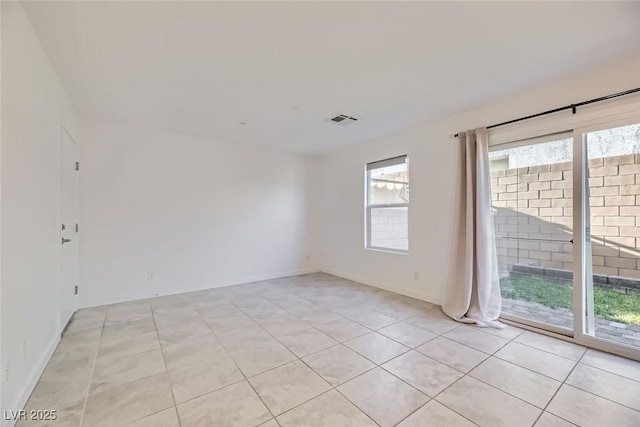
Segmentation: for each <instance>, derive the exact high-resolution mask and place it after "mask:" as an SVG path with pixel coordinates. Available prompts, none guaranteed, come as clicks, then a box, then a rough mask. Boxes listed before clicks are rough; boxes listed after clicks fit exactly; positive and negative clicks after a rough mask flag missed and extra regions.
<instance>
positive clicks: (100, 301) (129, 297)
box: [80, 267, 320, 308]
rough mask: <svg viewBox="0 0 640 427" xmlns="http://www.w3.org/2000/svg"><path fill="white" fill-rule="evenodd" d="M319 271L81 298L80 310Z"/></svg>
mask: <svg viewBox="0 0 640 427" xmlns="http://www.w3.org/2000/svg"><path fill="white" fill-rule="evenodd" d="M319 271H320V269H319V268H317V267H314V268H305V269H298V270H290V271H281V272H278V273H267V274H255V275H251V276H244V277H239V278H237V279H234V280H230V281H226V282H219V283H206V284H201V285H195V286H191V287H189V288H175V289H168V290H162V291H160V292H154V293H148V294H126V295H108V296H103V297H99V298H92V299H88V300H83V299H82V298H81V299H80V308H89V307H99V306H101V305H108V304H117V303H121V302H129V301H137V300H141V299H147V298H154V297H161V296H168V295H177V294H183V293H188V292H197V291H204V290H207V289H215V288H224V287H226V286H235V285H244V284H247V283H253V282H260V281H262V280H272V279H280V278H283V277H289V276H299V275H301V274H309V273H317V272H319ZM81 296H82V294H81Z"/></svg>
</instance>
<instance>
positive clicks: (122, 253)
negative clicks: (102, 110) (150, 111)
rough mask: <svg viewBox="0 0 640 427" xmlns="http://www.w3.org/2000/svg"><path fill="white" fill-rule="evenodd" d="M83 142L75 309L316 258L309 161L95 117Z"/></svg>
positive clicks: (287, 269)
mask: <svg viewBox="0 0 640 427" xmlns="http://www.w3.org/2000/svg"><path fill="white" fill-rule="evenodd" d="M81 139H82V141H83V144H82V146H81V149H80V163H81V170H80V172H81V173H80V180H81V184H80V201H81V203H80V227H81V228H80V236H81V237H80V265H81V268H80V283H81V288H80V301H81V302H80V304H81V306H92V305H100V304H105V303H112V302H119V301H126V300H131V299H138V298H146V297H150V296H154V295H163V294H170V293H178V292H187V291H191V290H196V289H202V288H211V287H216V286H222V285H229V284H235V283H242V282H249V281H254V280H260V279H263V278H270V277H276V276H282V275H290V274H296V273H300V272H304V271H309V270H314V269H315V268H314V267H316V268H317V266H319V265H320V264H319V262H320V259H319V256H318V249H317V245H316V244H315V243H314V239H315V238H316V232H315V231H314V229H313V222H314V221H315V218H316V217H315V216H314V215H312V213H313V212H314V211H317V208H316V207H315V206H314V204H313V203H314V201H313V199H312V198H311V197H310V196H311V195H312V194H317V189H318V184H319V170H318V167H317V166H318V162H317V159H315V158H313V157H310V156H304V155H300V154H294V153H288V152H282V151H275V150H268V149H263V148H256V147H249V146H242V145H237V144H229V143H222V142H216V141H212V140H208V139H202V138H196V137H189V136H186V135H181V134H176V133H169V132H161V131H154V130H148V129H143V128H138V127H132V126H126V125H121V124H114V123H108V122H100V121H94V120H86V121H85V120H83V121H82V124H81ZM307 255H309V260H307V259H306V257H307ZM149 273H151V274H152V275H153V280H149Z"/></svg>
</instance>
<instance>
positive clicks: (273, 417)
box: [181, 300, 280, 425]
mask: <svg viewBox="0 0 640 427" xmlns="http://www.w3.org/2000/svg"><path fill="white" fill-rule="evenodd" d="M229 302H230V303H231V304H232V305H233V306H235V307H236V308H238V309H239V307H238V306H237V305H236V304H234V303H233V301H230V300H229ZM194 310H195V311H196V312H197V313H198V316H200V318H201V319H202V321H203V322H204V323H205V325H207V328H209V330H210V331H211V333H212V334H213V336H214V337H215V338H216V340H218V343H220V347H222V350H223V351H224V352H225V354H226V355H227V357H228V358H229V360H231V362H233V364H234V365H235V367H236V369H237V370H238V372H240V374H241V375H242V376H243V378H244V380H242V381H246V383H247V384H248V385H249V387H251V389H252V390H253V392H254V393H255V395H256V396H258V399H260V401H261V402H262V404H263V405H264V407H265V408H266V409H267V411H269V414H271V419H273V420H275V419H276V417H275V416H274V415H273V412H271V409H270V408H269V407H268V406H267V404H266V402H265V401H264V400H263V399H262V397H261V396H260V394H258V392H257V391H256V389H255V388H254V387H253V384H251V382H250V381H249V377H247V376H246V375H245V373H244V372H243V371H242V369H240V366H238V364H237V363H236V361H235V359H234V358H233V357H231V354H229V352H228V351H227V348H226V347H225V346H224V344H223V343H222V341H221V340H220V338H219V337H218V335H217V334H216V333H215V331H214V330H213V329H212V328H211V326H210V325H209V323H207V321H206V320H205V318H204V317H202V314H201V313H200V311H198V310H197V309H196V308H194ZM241 311H242V310H241ZM243 313H244V312H243ZM252 320H253V319H252ZM254 323H255V322H254ZM239 382H241V381H238V382H235V383H234V384H237V383H239ZM229 385H232V384H228V385H227V386H225V387H228V386H229ZM225 387H221V388H219V389H217V390H221V389H222V388H225ZM217 390H212V391H210V392H208V393H204V394H202V395H200V396H196V397H194V398H193V399H190V400H194V399H197V398H200V397H202V396H205V395H207V394H210V393H214V392H215V391H217ZM182 403H185V402H182ZM182 403H181V404H182ZM267 421H268V420H267ZM276 423H278V421H277V420H276ZM262 424H264V423H262ZM279 424H280V423H278V425H279ZM259 425H261V424H259Z"/></svg>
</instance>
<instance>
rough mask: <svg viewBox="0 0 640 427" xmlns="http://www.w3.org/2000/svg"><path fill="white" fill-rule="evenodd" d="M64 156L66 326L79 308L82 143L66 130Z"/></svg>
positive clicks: (62, 306) (62, 305) (62, 291)
mask: <svg viewBox="0 0 640 427" xmlns="http://www.w3.org/2000/svg"><path fill="white" fill-rule="evenodd" d="M60 143H61V149H60V152H61V156H60V161H61V164H60V220H61V224H60V262H61V265H60V282H59V287H60V288H59V298H58V301H59V312H60V326H61V328H62V329H63V328H64V327H65V326H66V325H67V322H68V321H69V319H70V318H71V316H72V315H73V313H74V312H75V311H76V309H77V304H78V303H77V286H78V235H79V233H78V205H79V203H78V197H79V194H78V192H79V188H78V173H79V172H78V167H77V161H78V146H77V144H76V142H75V141H74V140H73V138H71V136H70V135H69V133H68V132H67V131H66V129H64V128H63V129H62V135H61V140H60Z"/></svg>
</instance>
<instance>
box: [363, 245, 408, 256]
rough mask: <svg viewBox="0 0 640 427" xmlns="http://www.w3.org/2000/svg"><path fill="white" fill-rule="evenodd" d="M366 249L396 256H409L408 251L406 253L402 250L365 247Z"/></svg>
mask: <svg viewBox="0 0 640 427" xmlns="http://www.w3.org/2000/svg"><path fill="white" fill-rule="evenodd" d="M364 249H365V250H367V251H373V252H385V253H388V254H395V255H409V251H408V250H406V251H405V250H402V249H388V248H375V247H365V248H364Z"/></svg>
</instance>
